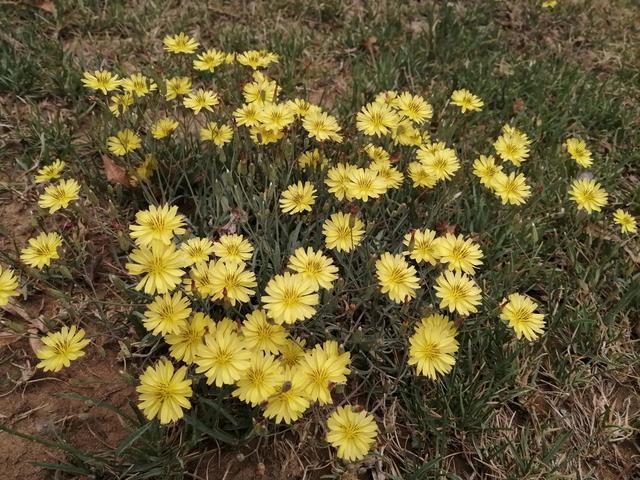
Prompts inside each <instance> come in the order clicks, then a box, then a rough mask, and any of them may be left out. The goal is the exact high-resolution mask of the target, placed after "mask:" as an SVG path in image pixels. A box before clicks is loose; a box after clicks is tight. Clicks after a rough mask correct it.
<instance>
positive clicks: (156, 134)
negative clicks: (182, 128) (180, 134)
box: [151, 118, 179, 140]
mask: <svg viewBox="0 0 640 480" xmlns="http://www.w3.org/2000/svg"><path fill="white" fill-rule="evenodd" d="M178 125H179V123H178V122H177V121H176V120H174V119H173V118H161V119H160V120H158V121H157V122H156V123H154V124H153V125H152V126H151V135H152V136H153V138H155V139H157V140H160V139H162V138H165V137H168V136H169V135H171V134H172V133H173V131H174V130H175V129H176V128H178Z"/></svg>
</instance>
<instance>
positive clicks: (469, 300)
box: [435, 270, 482, 315]
mask: <svg viewBox="0 0 640 480" xmlns="http://www.w3.org/2000/svg"><path fill="white" fill-rule="evenodd" d="M435 290H436V297H438V298H440V308H448V309H449V311H450V312H455V311H457V312H458V313H459V314H460V315H469V314H470V313H476V312H477V311H478V309H477V305H479V304H480V302H481V301H482V297H481V295H480V293H481V292H482V291H481V290H480V288H479V287H478V285H477V284H476V282H474V281H473V280H472V279H471V278H470V277H469V276H467V274H466V273H461V272H452V271H451V270H447V271H445V272H443V273H441V274H440V276H439V277H438V278H437V279H436V286H435Z"/></svg>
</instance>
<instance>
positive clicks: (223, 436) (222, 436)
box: [184, 415, 238, 445]
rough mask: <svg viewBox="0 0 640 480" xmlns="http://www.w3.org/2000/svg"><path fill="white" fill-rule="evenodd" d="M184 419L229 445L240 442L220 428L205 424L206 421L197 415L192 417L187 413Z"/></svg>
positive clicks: (200, 430) (198, 429) (202, 431)
mask: <svg viewBox="0 0 640 480" xmlns="http://www.w3.org/2000/svg"><path fill="white" fill-rule="evenodd" d="M184 421H185V422H186V423H187V424H188V425H191V426H192V427H193V428H195V429H196V430H197V431H199V432H201V433H204V434H206V435H209V436H210V437H211V438H215V439H216V440H218V441H220V442H223V443H227V444H229V445H237V444H238V440H237V439H236V438H235V437H234V436H232V435H229V434H228V433H227V432H224V431H222V430H220V429H217V428H211V427H209V426H207V425H205V424H204V423H202V422H201V421H200V420H198V419H197V418H195V417H192V416H191V415H185V416H184Z"/></svg>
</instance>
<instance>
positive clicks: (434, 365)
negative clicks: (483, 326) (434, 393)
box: [407, 313, 459, 380]
mask: <svg viewBox="0 0 640 480" xmlns="http://www.w3.org/2000/svg"><path fill="white" fill-rule="evenodd" d="M456 334H457V329H456V327H455V325H454V323H453V322H451V321H450V320H449V318H448V317H446V316H444V315H440V314H437V313H436V314H433V315H429V316H428V317H424V318H423V319H422V320H421V321H420V323H419V324H418V325H417V326H416V329H415V332H414V334H413V335H411V337H409V360H408V362H407V363H408V364H409V365H415V366H416V372H417V373H418V375H424V376H425V377H428V378H430V379H432V380H435V379H436V378H437V376H438V374H440V375H444V374H447V373H449V372H450V371H451V368H452V367H453V365H454V364H455V363H456V358H455V356H454V355H455V353H456V352H457V351H458V347H459V345H458V341H457V340H456Z"/></svg>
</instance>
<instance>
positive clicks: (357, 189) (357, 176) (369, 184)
mask: <svg viewBox="0 0 640 480" xmlns="http://www.w3.org/2000/svg"><path fill="white" fill-rule="evenodd" d="M386 191H387V185H386V182H385V181H384V180H383V179H382V178H380V176H379V175H378V172H377V171H376V170H373V169H370V168H354V169H352V170H351V172H350V174H349V182H348V183H347V197H348V198H350V199H351V198H355V199H358V200H362V201H363V202H367V201H368V200H369V199H370V198H378V197H379V196H380V195H384V193H385V192H386Z"/></svg>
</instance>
